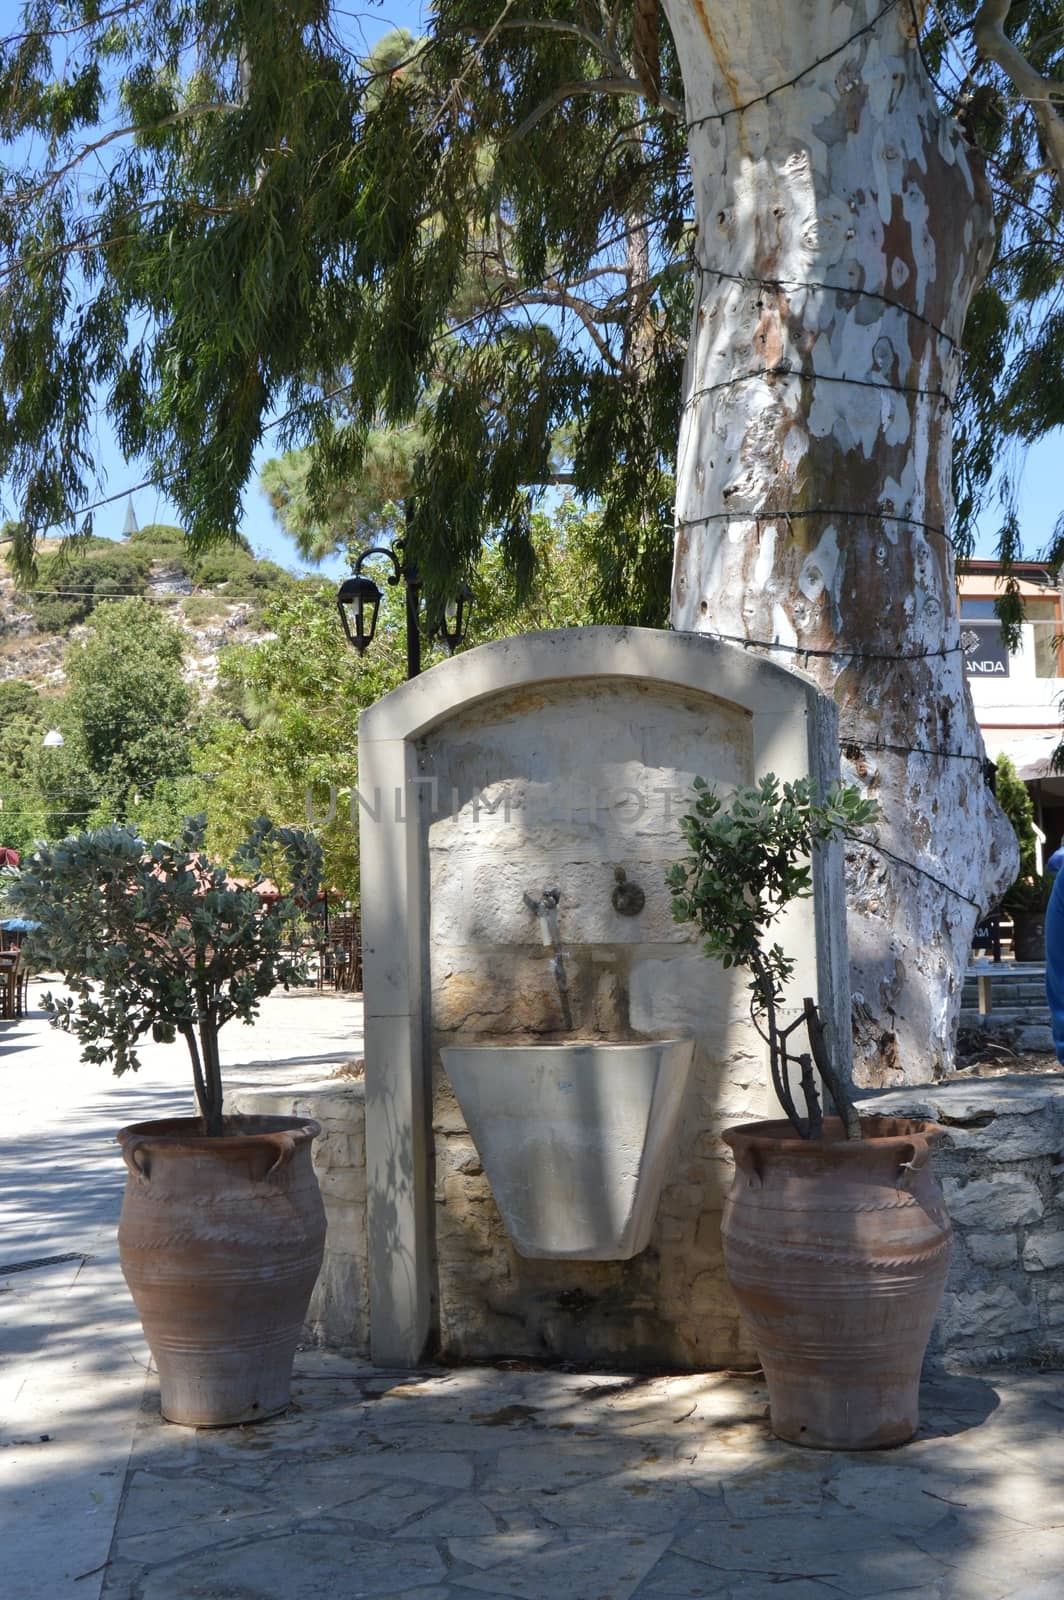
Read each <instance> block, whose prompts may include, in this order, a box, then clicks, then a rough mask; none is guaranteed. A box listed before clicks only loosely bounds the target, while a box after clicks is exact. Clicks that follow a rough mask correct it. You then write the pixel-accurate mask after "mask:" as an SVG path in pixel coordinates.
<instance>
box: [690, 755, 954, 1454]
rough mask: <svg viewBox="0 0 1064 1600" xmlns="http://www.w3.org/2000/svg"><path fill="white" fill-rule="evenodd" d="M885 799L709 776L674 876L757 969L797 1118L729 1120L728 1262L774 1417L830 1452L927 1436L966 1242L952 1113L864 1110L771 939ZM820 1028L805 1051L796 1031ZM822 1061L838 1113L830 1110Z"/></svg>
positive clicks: (776, 1071) (719, 949)
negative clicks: (933, 1141) (953, 1167)
mask: <svg viewBox="0 0 1064 1600" xmlns="http://www.w3.org/2000/svg"><path fill="white" fill-rule="evenodd" d="M877 811H878V807H877V806H876V804H875V802H874V801H869V800H866V799H864V798H862V796H861V794H860V792H859V791H858V790H856V789H853V788H849V789H847V788H843V787H841V786H840V785H836V786H834V787H833V788H831V789H830V790H829V791H828V793H827V794H826V795H824V796H823V798H821V799H818V798H816V795H815V790H814V786H813V783H812V781H811V780H808V779H806V780H802V781H800V782H797V783H793V784H783V785H782V786H781V785H780V784H779V782H778V781H777V779H776V778H775V777H774V776H773V775H772V774H769V775H768V776H767V777H765V778H763V779H762V780H761V782H760V783H759V784H758V785H757V786H756V787H755V788H742V789H738V790H736V791H735V792H734V794H733V795H732V796H731V797H730V799H729V800H728V802H727V803H725V802H724V801H723V800H722V799H721V797H720V796H719V795H718V794H716V792H715V791H714V790H713V789H712V788H710V786H709V785H708V784H707V783H706V782H705V781H704V780H703V779H697V780H696V782H695V793H694V804H693V809H692V811H691V812H690V814H689V815H687V816H686V817H685V818H684V819H683V823H682V828H683V833H684V837H685V839H686V841H687V844H688V845H689V847H690V850H691V855H690V856H689V857H688V858H687V859H686V860H685V861H682V862H680V863H678V864H676V865H675V866H673V867H671V868H670V869H669V872H668V874H667V879H666V881H667V884H668V887H669V888H670V889H671V890H672V892H673V915H674V917H675V919H676V920H677V921H678V922H693V923H694V924H695V925H696V926H697V927H698V929H699V931H700V932H701V933H702V935H703V937H704V944H703V948H704V950H705V953H706V954H707V955H708V956H709V957H711V958H712V959H713V960H716V961H719V962H720V963H721V964H722V966H724V967H727V968H732V967H740V968H743V969H745V970H746V971H747V972H749V973H750V975H751V976H750V985H749V987H750V991H751V1015H752V1018H753V1021H754V1024H755V1026H756V1027H757V1029H758V1031H759V1033H760V1034H761V1037H762V1038H763V1039H764V1041H765V1044H766V1047H767V1053H768V1059H769V1070H770V1073H771V1077H772V1083H773V1087H774V1089H775V1092H776V1095H777V1098H778V1099H779V1101H780V1103H781V1105H782V1107H783V1109H784V1111H785V1112H786V1117H787V1120H786V1121H780V1122H763V1123H750V1124H747V1125H745V1126H743V1127H738V1128H731V1129H728V1130H726V1132H725V1133H724V1138H725V1140H726V1141H727V1143H728V1144H729V1145H730V1146H731V1148H732V1150H733V1152H734V1154H735V1159H736V1174H735V1179H734V1182H733V1184H732V1187H731V1190H730V1192H729V1195H728V1199H727V1202H726V1205H725V1211H724V1219H723V1226H722V1234H723V1241H724V1259H725V1265H726V1268H727V1271H728V1276H729V1280H730V1282H731V1285H732V1288H733V1290H734V1291H735V1295H736V1298H737V1300H738V1302H739V1305H740V1308H741V1309H742V1311H743V1314H744V1316H745V1318H746V1320H747V1322H748V1324H749V1325H750V1328H751V1331H752V1333H753V1337H754V1342H755V1344H756V1346H757V1350H758V1355H759V1356H760V1358H761V1362H762V1365H763V1367H764V1369H765V1376H766V1379H767V1381H768V1386H769V1400H770V1405H771V1414H772V1426H773V1429H774V1431H775V1432H776V1433H777V1434H779V1435H780V1436H781V1437H782V1438H785V1439H790V1440H792V1441H793V1442H795V1443H799V1444H808V1445H815V1446H820V1447H822V1448H829V1449H850V1450H854V1449H869V1448H875V1447H878V1446H883V1445H890V1444H899V1443H901V1442H902V1441H903V1440H905V1439H907V1438H910V1437H911V1436H912V1434H913V1433H914V1432H915V1430H916V1427H917V1423H918V1420H919V1410H918V1387H919V1376H920V1366H921V1362H922V1359H923V1354H924V1350H925V1349H926V1346H927V1341H928V1338H929V1337H930V1333H931V1327H932V1324H933V1321H934V1316H935V1312H936V1310H937V1307H938V1302H939V1299H940V1297H941V1293H942V1287H943V1284H944V1282H945V1275H946V1268H947V1265H948V1252H949V1240H950V1227H949V1221H948V1218H947V1217H946V1215H945V1211H944V1208H943V1204H942V1196H941V1191H940V1190H939V1187H938V1184H937V1182H936V1181H935V1179H934V1177H933V1175H932V1173H931V1171H930V1168H929V1166H928V1144H927V1141H928V1138H929V1137H932V1136H934V1135H935V1134H936V1133H937V1132H938V1131H939V1130H938V1128H937V1126H936V1125H935V1124H931V1123H925V1122H919V1121H913V1120H910V1119H905V1118H891V1117H859V1116H858V1114H857V1112H856V1110H855V1108H854V1106H853V1103H852V1100H851V1098H850V1095H849V1089H848V1085H847V1082H846V1077H845V1074H844V1073H843V1072H842V1071H840V1070H838V1069H837V1068H836V1067H835V1066H834V1065H833V1063H832V1061H831V1059H830V1055H829V1051H828V1047H827V1041H826V1038H825V1033H824V1029H823V1028H822V1026H821V1023H820V1015H819V1011H818V1008H817V1005H816V1003H815V1001H814V1000H813V999H811V998H807V999H806V1000H805V1001H804V1004H803V1006H802V1007H801V1008H797V1009H798V1014H797V1015H796V1016H795V1017H794V1018H793V1019H792V1020H790V1021H789V1022H787V1023H786V1024H784V1022H783V1021H782V1012H783V1009H784V1007H785V1005H786V990H787V985H788V982H789V980H790V979H791V976H792V973H793V968H794V962H793V960H792V958H791V957H789V956H788V955H787V954H786V953H785V951H784V950H783V949H782V948H781V946H780V945H779V944H773V945H769V944H768V942H767V939H768V935H769V930H770V929H771V927H772V925H773V923H775V922H776V920H777V919H778V918H779V916H780V914H781V913H782V912H783V910H784V909H785V908H786V907H787V906H788V905H789V904H791V903H792V902H793V901H794V900H796V899H801V898H804V897H807V896H809V895H811V894H812V892H813V888H812V872H811V867H810V861H811V855H812V852H813V850H815V849H816V848H817V847H819V846H824V845H826V844H828V843H829V842H831V841H833V840H836V839H838V838H840V837H841V836H845V835H848V834H851V833H852V832H853V831H854V830H855V829H857V828H859V827H862V826H864V825H866V824H868V823H870V822H872V821H874V819H875V817H876V815H877ZM839 914H840V915H842V914H843V908H842V907H840V908H839ZM803 1027H804V1029H805V1030H806V1033H807V1038H808V1044H807V1048H806V1049H805V1050H802V1049H801V1048H800V1047H798V1046H797V1045H796V1044H795V1039H796V1036H798V1035H799V1032H800V1030H801V1029H802V1028H803ZM792 1066H793V1067H795V1068H797V1075H798V1076H799V1080H800V1081H799V1088H798V1092H800V1094H801V1096H802V1099H803V1100H804V1112H803V1111H800V1110H799V1108H798V1105H797V1104H796V1098H795V1095H796V1091H795V1088H794V1086H793V1084H792V1081H791V1080H792V1074H791V1070H790V1069H791V1067H792ZM814 1067H815V1068H816V1069H818V1070H819V1073H820V1076H821V1078H822V1079H823V1081H824V1083H825V1084H826V1086H827V1088H828V1090H829V1092H830V1094H831V1097H832V1099H833V1100H834V1102H835V1106H836V1108H837V1112H838V1115H835V1116H825V1115H824V1112H823V1108H822V1106H821V1102H820V1096H819V1093H818V1091H817V1087H816V1074H815V1072H814Z"/></svg>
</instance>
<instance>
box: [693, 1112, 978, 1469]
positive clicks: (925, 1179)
mask: <svg viewBox="0 0 1064 1600" xmlns="http://www.w3.org/2000/svg"><path fill="white" fill-rule="evenodd" d="M861 1128H862V1131H863V1134H864V1137H863V1138H861V1139H859V1140H858V1139H855V1140H850V1141H847V1140H845V1139H844V1138H843V1137H842V1124H841V1122H840V1121H839V1119H838V1118H837V1117H830V1118H826V1119H825V1123H824V1132H825V1137H824V1139H823V1140H818V1141H817V1142H816V1143H813V1142H811V1141H807V1140H804V1139H799V1138H798V1137H797V1135H796V1134H795V1133H794V1131H793V1129H792V1128H791V1126H790V1124H789V1123H788V1122H755V1123H749V1124H747V1125H746V1126H745V1127H740V1128H731V1129H729V1130H728V1131H727V1132H726V1133H725V1134H724V1138H725V1140H726V1141H727V1143H728V1144H729V1145H731V1147H732V1150H733V1151H734V1152H735V1160H736V1171H735V1179H734V1182H733V1184H732V1187H731V1191H730V1193H729V1194H728V1198H727V1200H726V1202H725V1207H724V1222H723V1229H722V1233H723V1239H724V1262H725V1266H726V1267H727V1271H728V1277H729V1279H730V1281H731V1285H732V1289H733V1290H734V1292H735V1296H736V1299H737V1300H738V1302H739V1306H740V1309H741V1310H742V1313H743V1315H744V1317H745V1319H746V1322H747V1324H748V1326H749V1328H750V1332H751V1334H752V1336H753V1340H754V1344H755V1345H756V1347H757V1353H758V1355H759V1357H760V1359H761V1364H762V1366H763V1367H764V1370H765V1377H766V1379H767V1381H768V1391H769V1403H770V1407H771V1416H772V1431H773V1432H774V1433H776V1434H778V1436H779V1437H780V1438H781V1439H789V1440H790V1441H791V1442H792V1443H794V1444H805V1445H812V1446H815V1447H817V1448H820V1449H824V1450H874V1449H878V1448H880V1447H882V1446H884V1445H892V1444H901V1443H903V1442H904V1441H905V1440H906V1439H910V1438H911V1437H912V1435H913V1434H914V1433H915V1432H916V1429H917V1426H918V1424H919V1420H920V1414H919V1404H918V1391H919V1383H920V1367H921V1363H922V1361H923V1356H924V1351H925V1349H926V1348H927V1341H928V1339H929V1338H930V1335H931V1327H932V1324H933V1323H934V1320H935V1314H936V1312H937V1310H938V1303H939V1300H940V1298H941V1294H942V1287H943V1284H944V1283H945V1280H946V1269H947V1266H948V1264H949V1246H950V1236H951V1232H952V1230H951V1228H950V1222H949V1217H948V1216H947V1214H946V1210H945V1205H944V1203H943V1199H942V1191H941V1189H940V1188H939V1185H938V1181H937V1179H936V1178H935V1176H934V1174H933V1173H932V1171H931V1168H930V1165H929V1151H928V1141H929V1140H931V1139H934V1138H935V1137H937V1136H938V1135H939V1134H941V1133H942V1131H943V1130H942V1129H941V1128H940V1127H939V1126H938V1125H937V1124H936V1123H933V1122H918V1121H912V1120H910V1119H908V1118H902V1117H897V1118H896V1117H862V1119H861Z"/></svg>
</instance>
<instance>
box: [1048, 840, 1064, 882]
mask: <svg viewBox="0 0 1064 1600" xmlns="http://www.w3.org/2000/svg"><path fill="white" fill-rule="evenodd" d="M1061 867H1064V844H1058V845H1057V848H1056V849H1055V850H1054V851H1053V854H1052V855H1051V856H1049V857H1048V859H1047V861H1046V864H1045V869H1044V870H1045V875H1046V877H1047V878H1055V877H1056V875H1057V873H1058V872H1059V871H1060V869H1061Z"/></svg>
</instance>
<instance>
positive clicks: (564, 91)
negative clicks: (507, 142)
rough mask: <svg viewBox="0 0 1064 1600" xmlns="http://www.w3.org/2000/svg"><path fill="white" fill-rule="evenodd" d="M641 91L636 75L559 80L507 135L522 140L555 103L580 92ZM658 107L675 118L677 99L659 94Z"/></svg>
mask: <svg viewBox="0 0 1064 1600" xmlns="http://www.w3.org/2000/svg"><path fill="white" fill-rule="evenodd" d="M642 93H643V86H642V84H641V83H639V82H638V81H637V80H636V79H635V78H627V77H624V78H622V77H617V78H581V79H578V80H577V81H575V82H573V83H560V84H559V85H558V87H557V88H556V89H555V90H554V92H553V93H552V94H549V95H548V96H547V98H546V100H543V101H541V102H540V104H539V105H538V106H537V107H536V109H535V110H534V111H530V112H529V114H528V116H527V117H526V118H525V120H524V122H522V123H521V124H520V125H519V126H518V127H517V128H515V129H514V131H513V133H512V134H511V135H510V138H511V139H513V140H515V141H516V142H520V140H522V139H523V138H524V137H525V135H526V134H528V133H531V132H532V129H533V128H534V127H536V125H537V123H540V122H542V121H543V118H544V117H546V116H549V115H550V113H551V112H552V111H554V110H555V109H556V108H557V107H558V106H560V105H564V104H565V102H566V100H575V99H576V98H577V96H579V95H585V94H611V95H617V96H625V95H639V96H642ZM661 109H662V110H663V111H667V112H668V113H669V114H670V115H671V116H674V117H678V116H679V115H680V104H679V101H677V100H674V99H673V98H672V96H671V95H667V94H666V95H662V97H661Z"/></svg>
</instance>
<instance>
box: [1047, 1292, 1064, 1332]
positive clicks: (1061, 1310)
mask: <svg viewBox="0 0 1064 1600" xmlns="http://www.w3.org/2000/svg"><path fill="white" fill-rule="evenodd" d="M1042 1305H1043V1307H1044V1311H1043V1321H1044V1322H1045V1324H1046V1326H1047V1327H1050V1328H1060V1327H1064V1283H1049V1284H1047V1285H1046V1289H1045V1297H1044V1299H1043V1301H1042Z"/></svg>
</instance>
